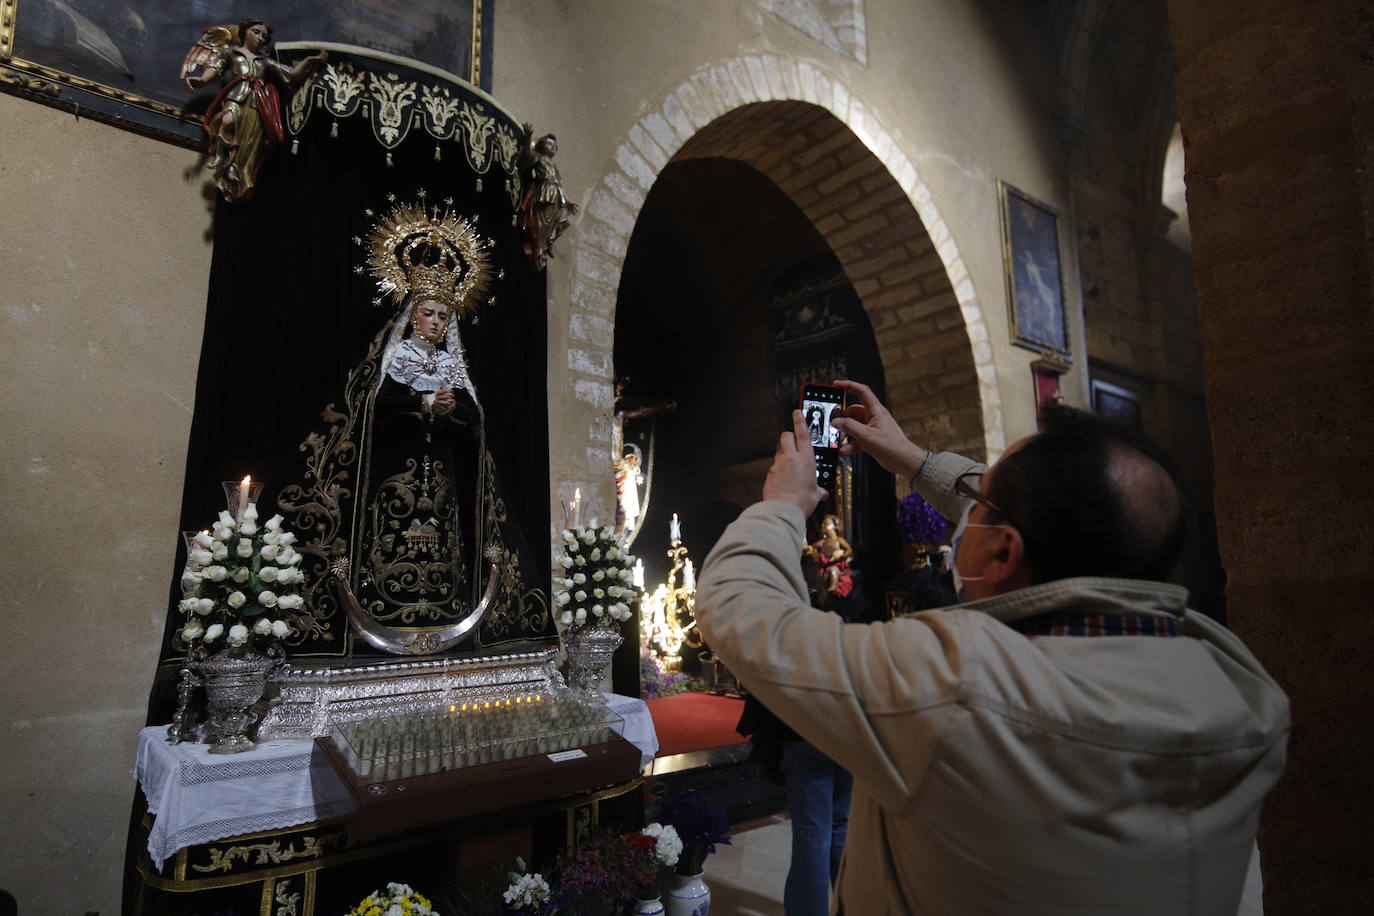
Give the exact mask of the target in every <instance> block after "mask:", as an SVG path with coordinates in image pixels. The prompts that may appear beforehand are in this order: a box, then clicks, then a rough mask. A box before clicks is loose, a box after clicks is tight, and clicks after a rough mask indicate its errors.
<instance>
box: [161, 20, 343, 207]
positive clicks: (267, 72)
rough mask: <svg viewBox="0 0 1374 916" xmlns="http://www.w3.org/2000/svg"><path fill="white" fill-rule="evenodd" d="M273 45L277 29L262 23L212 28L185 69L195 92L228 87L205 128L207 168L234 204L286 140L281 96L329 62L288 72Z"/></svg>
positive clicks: (312, 59) (307, 62)
mask: <svg viewBox="0 0 1374 916" xmlns="http://www.w3.org/2000/svg"><path fill="white" fill-rule="evenodd" d="M271 44H272V29H271V27H270V26H268V25H267V23H265V22H263V21H262V20H261V19H245V20H243V22H240V23H239V24H238V26H237V27H235V26H229V25H216V26H211V27H210V28H208V29H206V30H205V33H204V34H203V35H201V37H200V40H199V41H197V42H196V44H195V46H194V47H192V48H191V50H190V52H189V53H188V54H187V55H186V60H185V61H184V62H182V65H181V78H182V79H184V80H186V85H188V86H190V87H191V88H192V89H199V88H201V87H202V86H208V85H209V84H210V83H213V82H215V81H217V80H218V81H221V82H223V83H224V84H225V85H224V88H223V89H221V90H220V93H219V95H217V96H215V100H214V101H213V102H211V103H210V107H209V109H207V110H206V112H205V117H204V118H203V119H202V122H203V123H204V125H205V132H206V133H207V134H209V136H210V164H209V166H208V167H209V169H210V171H211V172H212V173H213V174H214V176H215V186H216V187H218V188H219V189H220V191H221V192H223V194H224V199H225V200H227V201H229V202H230V203H234V202H236V201H240V200H243V199H245V198H247V197H248V196H249V194H251V193H252V191H253V185H254V184H255V183H256V181H257V176H258V168H259V166H261V165H262V162H263V160H264V159H265V158H266V157H267V155H268V154H269V153H271V152H272V151H273V150H274V149H276V148H277V147H278V146H280V145H281V144H282V141H283V140H284V139H285V136H286V131H285V126H284V124H283V122H282V97H281V91H282V90H286V91H287V92H290V91H291V90H293V89H295V88H296V87H297V86H299V85H300V83H301V82H302V81H303V80H304V79H305V78H306V77H307V76H309V75H310V74H311V73H312V72H314V70H315V69H316V68H317V67H319V66H320V65H321V64H323V63H324V62H325V61H327V60H328V59H329V52H328V51H321V52H319V53H318V54H312V55H311V56H309V57H306V58H303V59H301V60H299V61H297V62H296V63H295V65H294V66H291V67H288V66H286V65H285V64H283V63H282V62H281V61H279V60H277V59H276V58H275V57H273V56H270V54H269V51H268V49H269V48H270V47H271Z"/></svg>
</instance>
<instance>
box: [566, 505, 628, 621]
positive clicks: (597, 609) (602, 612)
mask: <svg viewBox="0 0 1374 916" xmlns="http://www.w3.org/2000/svg"><path fill="white" fill-rule="evenodd" d="M559 564H560V565H561V566H562V575H561V576H555V577H554V580H553V584H554V586H555V589H554V601H555V602H556V606H557V610H556V611H555V613H556V615H557V617H558V622H559V623H561V624H563V626H565V627H583V626H588V625H590V626H604V627H606V628H608V629H610V628H615V627H618V625H619V624H620V623H622V622H623V621H626V620H629V619H630V618H631V617H632V616H633V615H634V610H633V608H634V607H635V606H636V604H637V602H638V601H639V589H637V588H635V586H634V584H633V578H634V573H633V571H632V570H631V566H633V558H632V557H631V556H630V555H629V554H628V553H626V552H625V536H624V534H621V533H617V532H616V531H615V529H613V528H609V527H605V528H597V527H595V526H589V527H582V528H569V529H568V530H566V531H564V532H563V556H562V557H560V558H559Z"/></svg>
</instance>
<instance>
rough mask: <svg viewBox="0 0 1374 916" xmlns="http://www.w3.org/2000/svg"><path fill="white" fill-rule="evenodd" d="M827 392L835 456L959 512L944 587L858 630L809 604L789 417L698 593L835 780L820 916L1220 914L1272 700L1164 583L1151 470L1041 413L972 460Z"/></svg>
mask: <svg viewBox="0 0 1374 916" xmlns="http://www.w3.org/2000/svg"><path fill="white" fill-rule="evenodd" d="M836 384H837V385H839V386H840V387H842V388H845V389H846V390H847V391H849V392H850V393H851V394H853V395H856V396H857V398H858V401H859V403H858V404H855V405H852V406H851V407H849V408H848V409H847V410H846V417H845V418H844V419H839V420H837V421H836V425H837V426H838V427H839V428H840V429H841V431H842V433H843V435H845V436H846V437H847V444H846V445H844V446H843V448H842V450H841V454H855V453H857V452H860V451H864V452H867V453H868V454H870V455H872V456H873V457H874V458H875V459H876V460H877V461H878V463H879V464H881V465H882V466H883V467H884V468H885V469H887V470H888V471H891V472H893V473H895V474H897V475H899V476H900V477H901V478H902V479H907V480H910V481H911V485H912V487H913V488H914V489H916V490H917V491H918V492H920V494H921V495H922V496H923V497H924V498H925V499H926V500H927V501H928V502H929V503H930V504H931V505H932V506H934V507H935V508H936V509H937V510H938V511H940V512H941V513H942V514H944V515H945V516H946V517H947V518H950V519H951V520H958V522H959V525H958V528H957V529H956V530H955V533H954V535H953V538H952V546H953V552H952V553H951V557H950V565H951V567H952V568H953V569H954V570H955V581H956V585H957V589H958V591H959V596H960V600H961V601H962V602H964V603H962V604H960V605H956V606H954V607H952V608H946V609H942V610H938V611H928V612H923V613H919V614H916V615H913V616H910V617H904V618H899V619H896V620H890V621H887V622H884V623H878V624H846V623H844V622H843V621H841V620H840V619H839V618H838V617H836V616H835V615H832V614H824V613H821V612H819V611H816V610H814V609H812V608H811V607H810V606H809V602H808V600H807V591H806V584H805V582H804V580H803V578H802V572H801V567H800V563H799V562H798V557H799V556H800V554H801V550H802V546H803V539H804V538H805V525H806V519H807V517H809V516H810V515H811V513H812V512H814V511H815V509H816V506H817V505H818V504H819V503H820V501H821V500H822V499H823V498H824V497H825V495H826V494H825V491H823V490H821V489H820V488H819V487H817V486H816V477H815V459H814V453H813V450H812V446H811V442H810V438H809V436H808V435H807V429H806V426H805V424H804V421H803V419H802V417H801V415H800V412H794V414H793V424H792V425H793V429H792V431H791V432H788V433H784V434H783V435H782V436H781V438H780V441H779V444H778V451H777V454H776V456H775V457H774V461H773V466H772V468H771V469H770V470H769V473H768V478H767V480H766V482H765V483H764V488H763V501H762V502H760V503H757V504H755V505H754V506H751V507H750V508H749V509H747V510H746V511H745V512H744V513H743V514H742V515H741V516H740V518H739V520H738V521H736V522H735V523H734V524H732V525H731V526H730V527H729V528H728V529H726V531H725V534H724V535H723V536H722V537H721V539H720V541H719V542H718V543H717V544H716V547H715V549H714V550H713V551H712V552H711V555H710V556H709V557H708V558H707V560H706V563H705V564H704V565H703V567H702V572H701V575H700V577H699V580H698V586H697V596H696V616H697V620H698V623H699V625H700V627H701V629H702V632H703V635H704V636H705V638H706V640H707V641H708V642H709V643H710V645H711V647H712V649H713V650H714V651H715V652H716V653H717V655H718V656H719V657H720V659H721V660H722V661H724V662H725V664H726V665H727V666H728V667H729V668H730V670H731V671H732V672H734V673H735V674H736V675H737V676H738V677H739V679H740V681H741V682H742V683H743V684H744V685H745V686H746V687H748V689H749V690H750V691H751V692H752V693H754V694H755V695H757V696H758V697H759V699H760V700H762V702H763V703H764V704H765V705H767V706H768V707H769V708H770V709H771V710H773V711H774V712H775V713H776V714H777V715H778V716H780V717H781V718H782V719H783V720H784V721H785V722H786V723H787V724H788V725H790V726H791V727H792V728H793V729H795V730H796V731H797V732H798V733H799V734H800V735H801V736H802V737H804V738H805V739H806V740H807V741H809V742H811V743H812V744H813V745H815V746H816V747H817V748H819V749H820V750H821V751H822V752H824V753H825V754H827V755H828V756H830V757H831V758H832V759H834V760H835V761H836V762H837V763H838V764H840V765H841V766H843V767H844V768H845V769H847V770H849V771H850V772H851V773H853V775H854V790H853V802H852V810H851V816H850V826H849V837H848V843H847V845H846V848H845V852H844V861H843V864H842V865H841V868H840V875H839V878H838V881H837V885H836V901H835V908H836V909H835V911H836V912H840V913H847V914H850V916H879V914H889V913H891V914H898V913H957V914H969V913H1015V914H1040V913H1062V914H1070V913H1072V914H1080V913H1113V914H1150V916H1155V914H1161V913H1189V914H1224V916H1234V914H1235V913H1236V912H1237V909H1238V907H1239V906H1240V904H1241V896H1242V887H1243V885H1244V884H1245V882H1246V871H1247V864H1248V863H1249V860H1250V857H1251V852H1252V848H1253V843H1254V836H1255V830H1256V827H1257V825H1258V820H1259V809H1260V802H1261V800H1262V799H1263V797H1264V794H1265V793H1266V792H1267V791H1268V790H1269V788H1270V787H1271V786H1272V785H1273V784H1274V782H1275V781H1276V780H1277V778H1278V776H1279V773H1280V771H1281V770H1282V768H1283V762H1284V751H1285V746H1286V742H1287V735H1288V700H1287V698H1286V697H1285V696H1284V694H1283V692H1282V690H1280V689H1279V687H1278V685H1277V684H1275V683H1274V681H1273V680H1272V679H1271V678H1270V677H1269V676H1268V674H1266V673H1265V671H1264V669H1263V668H1262V667H1261V666H1260V664H1259V662H1258V661H1257V660H1256V659H1255V658H1254V656H1253V655H1251V654H1250V652H1249V651H1248V650H1247V649H1246V648H1245V646H1244V645H1242V644H1241V642H1240V640H1239V639H1237V638H1236V637H1235V636H1234V635H1233V634H1232V633H1230V631H1228V630H1227V629H1225V628H1224V627H1222V626H1220V625H1218V624H1217V623H1215V622H1213V621H1212V620H1210V619H1208V618H1207V617H1205V616H1203V615H1201V614H1197V613H1194V612H1192V611H1189V610H1187V608H1186V600H1187V591H1186V589H1183V588H1181V587H1179V586H1176V585H1170V584H1168V583H1166V582H1165V581H1164V579H1165V578H1166V577H1167V576H1168V575H1169V573H1170V571H1171V570H1172V568H1173V565H1174V563H1175V561H1176V560H1177V558H1178V554H1179V552H1180V549H1181V543H1182V527H1183V526H1182V511H1181V499H1180V495H1179V491H1178V487H1177V485H1176V483H1175V480H1174V478H1173V475H1172V473H1171V472H1170V470H1169V467H1168V464H1167V461H1166V460H1165V459H1164V458H1163V457H1162V456H1160V455H1158V454H1157V453H1156V452H1155V451H1154V449H1153V448H1152V447H1151V446H1150V445H1149V444H1148V443H1147V442H1145V441H1143V439H1140V438H1139V437H1137V436H1135V435H1134V434H1133V433H1131V432H1129V431H1127V430H1125V429H1122V428H1119V427H1117V426H1115V425H1113V424H1110V423H1109V422H1107V421H1104V420H1102V419H1100V418H1097V417H1093V416H1091V415H1088V414H1083V413H1079V412H1076V411H1066V410H1056V411H1051V412H1050V414H1049V415H1048V416H1047V423H1046V426H1045V428H1044V430H1043V431H1042V432H1040V433H1039V434H1037V435H1035V436H1031V437H1029V438H1027V439H1023V440H1021V441H1020V442H1018V443H1016V444H1014V445H1013V446H1012V447H1011V448H1010V449H1008V450H1007V452H1006V454H1005V455H1003V456H1002V458H1001V459H1000V460H999V461H998V462H997V463H996V464H995V465H993V466H992V467H991V468H987V467H985V466H983V465H981V464H979V463H977V462H974V461H971V460H969V459H967V458H962V457H960V456H958V455H954V454H950V453H931V452H927V451H926V449H924V448H922V447H920V446H918V445H916V444H914V443H912V442H911V441H909V440H908V439H907V437H906V436H905V435H904V434H903V433H902V431H901V429H900V428H899V427H898V425H897V423H896V421H895V420H894V419H893V418H892V415H891V414H890V413H889V412H888V411H887V409H886V408H885V407H883V405H882V404H881V403H879V401H878V399H877V398H876V397H875V396H874V394H873V392H872V391H870V390H869V389H868V388H867V387H866V386H864V385H862V384H859V383H857V382H848V381H844V382H837V383H836Z"/></svg>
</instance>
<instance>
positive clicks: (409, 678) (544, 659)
mask: <svg viewBox="0 0 1374 916" xmlns="http://www.w3.org/2000/svg"><path fill="white" fill-rule="evenodd" d="M557 655H558V650H557V649H556V648H539V649H535V650H532V651H526V652H514V653H508V654H502V655H484V656H475V657H469V658H461V657H460V658H431V659H397V660H395V661H391V660H386V659H379V660H377V661H376V662H375V663H373V664H368V665H360V664H357V662H356V660H355V661H350V662H344V663H327V662H321V663H319V664H315V665H312V664H302V663H299V662H296V663H291V664H287V665H284V666H283V667H282V669H281V670H280V671H279V672H277V673H276V674H275V675H274V676H273V678H272V681H273V683H272V685H271V687H270V688H269V691H268V699H267V701H266V702H267V704H268V707H267V710H266V712H265V713H264V714H263V717H262V721H261V723H260V724H259V726H258V730H257V737H258V739H259V740H266V739H270V738H318V737H323V736H325V735H328V734H329V733H330V728H331V726H339V725H342V724H346V723H349V722H362V721H367V720H372V719H379V718H390V717H395V716H404V715H408V714H410V713H418V712H421V711H425V710H434V709H439V708H443V709H447V708H448V707H450V706H456V707H460V708H461V707H462V706H464V705H467V706H469V707H471V706H473V705H480V704H484V703H502V704H504V703H505V702H506V701H507V700H510V701H514V700H515V699H516V698H517V697H521V698H523V697H527V696H530V695H533V694H543V695H550V694H555V693H559V692H562V691H563V690H564V689H565V685H564V683H563V677H562V675H560V674H559V673H558V669H557V667H556V666H555V660H556V658H557Z"/></svg>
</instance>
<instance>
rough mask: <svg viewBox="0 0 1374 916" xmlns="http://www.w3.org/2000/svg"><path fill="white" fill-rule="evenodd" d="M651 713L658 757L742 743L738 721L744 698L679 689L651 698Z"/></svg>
mask: <svg viewBox="0 0 1374 916" xmlns="http://www.w3.org/2000/svg"><path fill="white" fill-rule="evenodd" d="M648 705H649V715H650V716H652V717H653V719H654V729H655V730H656V731H657V732H658V754H657V755H656V756H659V757H669V756H671V755H673V754H685V753H687V752H688V751H700V750H705V749H706V748H708V747H723V746H724V745H727V744H739V743H740V742H741V741H743V740H744V738H743V737H742V736H741V735H740V734H739V733H738V732H736V731H735V723H737V722H738V721H739V714H740V712H741V711H743V709H744V701H743V700H735V699H731V698H730V697H718V696H712V695H711V694H709V693H678V694H674V695H673V696H670V697H663V698H662V699H658V700H650V701H649V704H648Z"/></svg>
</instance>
